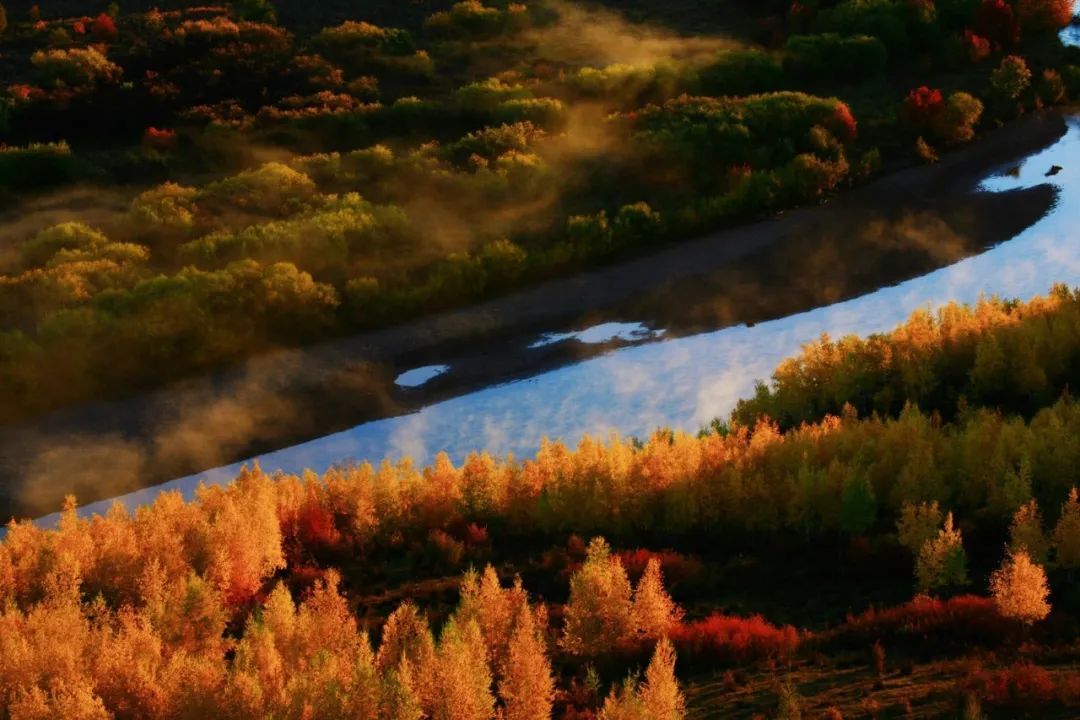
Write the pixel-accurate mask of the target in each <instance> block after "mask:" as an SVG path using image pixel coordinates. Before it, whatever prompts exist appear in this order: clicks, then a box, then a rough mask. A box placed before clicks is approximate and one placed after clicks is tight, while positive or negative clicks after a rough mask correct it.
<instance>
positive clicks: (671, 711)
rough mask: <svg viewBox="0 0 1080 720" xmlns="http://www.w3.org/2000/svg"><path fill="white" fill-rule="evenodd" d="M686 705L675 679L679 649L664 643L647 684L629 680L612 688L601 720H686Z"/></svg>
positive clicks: (655, 655)
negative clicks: (676, 655)
mask: <svg viewBox="0 0 1080 720" xmlns="http://www.w3.org/2000/svg"><path fill="white" fill-rule="evenodd" d="M685 716H686V701H685V699H684V698H683V694H682V690H680V689H679V682H678V680H676V679H675V649H674V648H673V647H672V645H671V641H669V640H668V639H667V638H664V639H662V640H661V641H660V642H659V643H657V645H656V650H655V651H654V652H653V656H652V660H651V661H650V662H649V667H648V668H646V670H645V680H644V682H642V683H638V682H636V681H635V678H634V676H633V675H631V676H630V677H628V678H626V680H625V681H624V682H623V684H622V686H621V687H618V688H612V689H611V693H610V694H609V695H608V696H607V698H606V699H605V700H604V706H603V707H602V708H601V709H600V714H599V716H598V717H599V720H683V718H684V717H685Z"/></svg>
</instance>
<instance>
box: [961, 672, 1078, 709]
mask: <svg viewBox="0 0 1080 720" xmlns="http://www.w3.org/2000/svg"><path fill="white" fill-rule="evenodd" d="M964 684H965V685H966V689H967V690H969V691H971V692H975V693H976V694H977V695H978V696H979V697H980V698H981V699H982V700H983V702H985V703H987V704H988V705H994V706H997V707H999V708H1006V709H1011V710H1014V711H1018V712H1021V713H1024V714H1027V713H1030V712H1031V710H1032V709H1033V708H1037V707H1044V706H1046V705H1050V704H1056V703H1058V702H1067V701H1068V698H1065V697H1062V694H1061V693H1060V692H1059V689H1058V686H1057V683H1055V682H1054V678H1053V677H1052V676H1051V675H1050V673H1049V672H1047V671H1046V669H1044V668H1041V667H1039V666H1038V665H1036V664H1034V663H1033V662H1031V661H1030V660H1022V661H1018V662H1016V663H1014V664H1013V665H1011V666H1009V667H1007V668H1002V669H1000V670H982V669H979V670H975V671H974V672H971V673H969V674H968V676H967V678H966V679H965V681H964Z"/></svg>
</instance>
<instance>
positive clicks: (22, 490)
mask: <svg viewBox="0 0 1080 720" xmlns="http://www.w3.org/2000/svg"><path fill="white" fill-rule="evenodd" d="M1065 129H1066V125H1065V122H1064V119H1063V117H1062V116H1061V115H1059V114H1046V115H1042V116H1037V117H1029V118H1026V119H1024V120H1021V121H1019V122H1017V123H1014V124H1011V125H1009V126H1007V127H1005V128H1003V129H1001V130H998V131H995V132H993V133H990V134H988V135H987V136H985V137H983V138H981V139H980V140H978V141H976V142H975V143H973V144H972V145H970V146H968V147H966V148H964V149H962V150H960V151H958V152H956V153H953V154H951V155H949V156H947V157H946V158H945V159H944V160H943V161H942V162H941V163H939V164H937V165H934V166H930V167H922V166H919V167H911V168H907V169H904V170H900V171H898V172H894V173H892V174H890V175H888V176H885V177H883V178H881V179H879V180H877V181H875V182H873V183H871V184H869V185H866V186H864V187H861V188H858V189H855V190H852V191H850V192H848V193H845V194H843V195H842V196H840V197H838V198H836V199H834V200H832V201H831V202H829V203H827V204H825V205H822V206H816V207H807V208H802V209H799V210H795V211H791V212H788V213H785V214H782V215H780V216H777V217H774V218H771V219H768V220H764V221H761V222H757V223H753V224H749V225H744V226H740V227H736V228H732V229H727V230H723V231H720V232H717V233H714V234H711V235H708V236H705V237H702V238H699V239H696V240H692V241H687V242H683V243H678V244H675V245H670V246H666V247H664V248H663V249H662V250H659V251H657V252H655V253H653V254H650V255H647V256H642V257H637V258H634V259H631V260H628V261H625V262H623V263H621V264H618V265H613V266H610V267H606V268H603V269H600V270H597V271H594V272H590V273H586V274H582V275H578V276H575V277H570V278H564V279H559V280H554V281H550V282H547V283H544V284H542V285H537V286H534V287H531V288H528V289H526V290H522V291H520V292H517V293H514V294H511V295H507V296H504V297H501V298H498V299H496V300H492V301H490V302H486V303H483V304H479V305H475V306H472V307H468V308H464V309H461V310H457V311H453V312H448V313H443V314H440V315H436V316H431V317H427V318H423V319H421V320H418V321H415V322H411V323H408V324H405V325H401V326H398V327H394V328H390V329H386V330H382V331H378V332H373V333H368V334H364V335H359V336H355V337H350V338H343V339H339V340H334V341H331V342H326V343H322V344H319V345H315V346H311V347H307V348H303V349H294V350H282V351H279V352H275V353H270V354H267V355H263V356H260V357H257V358H253V359H251V360H250V361H248V362H246V363H245V364H244V365H243V366H241V367H238V368H234V369H232V370H229V371H226V372H222V373H218V374H216V375H213V376H210V377H206V378H201V379H196V380H191V381H186V382H183V383H179V384H176V385H173V386H171V387H168V388H164V389H161V390H158V391H155V392H153V393H149V394H146V395H143V396H139V397H134V398H130V399H126V400H123V401H119V402H111V403H101V404H95V405H90V406H81V407H73V408H67V409H64V410H62V411H58V412H54V413H51V414H49V415H46V416H42V417H40V418H36V419H34V420H32V421H30V422H26V423H23V424H20V425H17V426H8V427H4V428H3V429H2V430H0V478H2V481H0V517H7V516H10V515H12V514H15V515H19V516H22V515H31V516H32V515H40V514H44V513H47V512H51V511H53V510H55V509H56V507H57V506H58V505H59V503H60V501H61V500H62V498H63V496H64V495H65V494H68V493H75V494H76V495H77V496H78V498H79V500H80V501H81V502H83V503H86V502H91V501H94V500H100V499H103V498H107V497H112V496H115V495H119V494H123V493H125V492H130V491H132V490H135V489H138V488H140V487H146V486H150V485H154V484H158V483H160V482H163V481H165V480H168V479H171V478H174V477H178V476H181V475H187V474H190V473H194V472H197V471H200V470H203V469H207V468H209V467H214V466H217V465H223V464H228V463H231V462H235V461H237V460H240V459H243V458H245V457H251V456H252V455H256V454H259V453H263V452H267V451H269V450H272V449H276V448H279V447H282V446H284V445H288V444H293V443H297V442H302V441H305V440H308V439H311V438H314V437H318V436H321V435H324V434H327V433H330V432H335V431H338V430H341V429H344V428H347V427H351V426H353V425H356V424H359V423H361V422H364V421H368V420H372V419H376V418H379V417H388V416H392V415H396V414H401V413H405V412H409V411H410V410H413V409H415V408H417V407H420V406H422V405H425V404H428V403H430V402H434V401H437V400H440V399H443V398H446V397H450V396H454V395H459V394H462V393H464V392H468V391H470V390H473V389H476V388H479V387H483V386H485V385H487V384H490V383H492V382H498V381H505V380H508V379H512V378H515V377H523V376H528V375H531V374H535V373H538V372H543V371H545V370H548V369H550V368H553V367H556V366H559V365H562V364H565V363H567V362H573V361H575V360H578V359H580V358H581V357H583V355H587V354H589V353H595V352H599V351H601V350H603V348H585V347H583V346H581V345H578V344H575V343H564V344H562V345H554V346H551V347H547V348H542V349H534V350H526V347H527V345H528V344H529V342H530V341H531V340H532V339H534V338H535V336H536V334H537V333H539V332H542V331H551V330H563V329H566V328H567V327H582V326H584V325H587V324H590V323H592V322H595V321H600V320H604V319H609V318H618V317H624V318H628V319H652V320H653V321H655V322H657V323H660V324H663V325H665V327H669V328H673V329H675V331H677V332H679V331H681V332H694V331H698V330H701V329H707V328H715V327H720V326H722V325H724V324H729V323H732V322H754V321H760V320H762V319H766V318H767V317H770V316H780V315H782V314H787V313H790V312H795V311H797V310H799V309H806V308H807V307H813V306H815V305H814V303H819V304H823V303H825V302H829V301H832V300H833V299H835V298H834V297H833V295H839V296H844V295H847V296H850V295H851V294H852V293H857V292H868V291H870V290H872V289H873V288H874V283H878V284H879V285H880V284H888V283H891V282H896V281H898V279H900V278H896V277H882V273H883V272H885V270H884V269H883V268H884V267H885V265H888V266H889V267H890V268H892V270H890V272H897V273H901V275H903V274H907V275H908V276H914V274H918V273H921V272H925V271H927V269H930V268H932V267H933V266H934V265H935V264H936V266H940V265H942V264H947V263H949V262H953V261H955V260H956V259H958V256H962V255H963V254H964V253H967V254H970V253H971V252H977V251H978V249H979V248H982V247H986V246H988V245H992V244H994V243H997V242H1001V241H1003V240H1006V239H1008V238H1009V237H1011V236H1012V235H1013V234H1015V233H1016V232H1018V231H1019V230H1020V229H1023V227H1026V226H1028V225H1030V224H1031V223H1033V222H1035V221H1036V220H1037V219H1038V218H1039V217H1041V215H1042V214H1043V213H1045V212H1046V210H1047V208H1048V207H1049V206H1050V204H1051V203H1052V202H1053V192H1052V191H1051V190H1050V189H1049V188H1036V189H1034V190H1030V191H1024V192H1022V193H1017V194H1015V195H1014V196H1012V197H1011V198H1009V199H1008V201H1007V202H1005V201H1002V200H1001V199H998V200H994V201H992V202H988V201H987V200H986V197H985V196H984V197H983V200H982V201H979V200H977V198H978V197H979V196H978V195H977V194H976V195H973V194H972V193H971V190H972V189H973V187H974V185H975V183H976V182H977V181H978V180H979V179H981V178H982V177H984V176H985V175H987V174H988V173H990V172H992V171H993V170H995V169H996V168H998V167H1000V166H1002V165H1005V164H1008V163H1011V162H1015V161H1018V160H1020V159H1022V158H1023V157H1025V156H1027V155H1029V154H1031V153H1032V152H1035V151H1037V150H1039V149H1041V148H1043V147H1046V146H1048V145H1049V144H1051V143H1052V142H1054V141H1055V140H1056V139H1058V138H1059V137H1060V136H1061V135H1062V134H1063V133H1064V132H1065ZM971 198H976V200H971ZM912 209H916V210H921V211H923V212H925V213H930V214H933V213H937V212H944V211H946V210H950V209H955V211H956V218H955V221H951V222H950V227H951V226H960V227H962V228H963V232H962V233H961V234H962V235H963V238H964V239H963V242H962V243H960V245H961V246H958V247H956V248H953V249H952V250H950V251H949V252H950V253H952V254H946V255H942V254H941V252H939V249H936V248H935V249H927V248H918V247H900V248H894V249H892V250H890V252H891V253H893V254H892V255H890V254H881V255H880V257H879V264H880V265H881V266H880V267H879V266H872V267H860V261H859V257H858V256H859V255H860V252H861V251H860V246H859V245H858V242H862V240H860V239H859V234H858V233H859V228H861V227H863V226H865V225H866V223H867V221H868V218H873V217H879V216H880V217H886V218H901V217H903V218H907V217H908V216H909V215H910V214H911V210H912ZM906 221H907V220H906V219H905V220H904V222H906ZM897 222H899V220H897ZM830 234H831V235H843V236H844V239H845V242H846V243H847V244H845V245H842V246H839V248H840V249H839V250H837V251H836V252H838V253H840V255H841V256H844V255H847V256H850V257H849V260H850V266H844V265H843V264H841V265H839V266H838V265H837V263H836V262H835V261H832V260H829V261H828V262H827V263H818V264H816V265H815V264H814V263H813V262H802V261H801V260H802V259H803V258H805V257H807V256H818V257H820V256H821V254H820V253H819V252H817V251H818V250H820V247H821V246H823V244H828V243H832V242H834V241H835V239H836V238H833V237H829V236H830ZM905 237H907V236H905ZM897 242H899V241H897ZM905 242H906V241H905ZM893 255H895V259H894V258H893ZM827 257H828V256H827ZM913 258H914V259H913ZM784 260H786V262H785V261H784ZM905 262H909V264H910V267H907V266H905V265H904V263H905ZM755 268H756V269H755ZM791 268H796V269H797V270H798V273H802V274H805V275H806V276H808V277H809V278H810V279H812V280H814V281H815V282H814V283H813V287H814V288H815V289H814V290H813V291H810V290H807V287H808V286H807V285H806V284H804V283H801V282H799V281H793V277H795V276H793V275H792V272H791ZM744 269H746V270H747V271H751V270H752V271H753V272H758V273H760V277H761V280H760V282H758V283H754V284H750V285H747V286H746V288H745V289H744V291H743V292H742V293H741V294H740V293H735V292H733V291H732V290H731V289H730V286H731V280H732V278H733V277H741V276H742V275H744V274H745V273H744V272H743V271H744ZM798 273H796V276H797V275H798ZM828 273H836V274H837V277H836V278H835V279H833V278H830V277H826V276H827V275H828ZM860 275H861V276H865V277H863V279H861V280H860V281H859V282H855V283H853V282H848V281H847V277H848V276H860ZM780 283H783V287H780ZM718 287H722V288H723V289H722V290H718V289H716V288H718ZM780 291H782V292H780ZM725 293H726V294H725ZM772 295H775V296H777V297H778V298H780V299H779V300H777V301H769V302H768V303H764V301H762V300H761V298H763V297H764V298H768V297H770V296H772ZM721 297H722V298H723V299H722V301H721V300H718V299H717V298H721ZM448 359H453V360H454V370H453V372H451V373H450V374H448V375H447V376H445V377H442V378H439V379H437V380H435V381H433V382H431V383H428V384H427V385H425V386H424V387H423V388H422V389H416V390H411V391H410V390H403V389H401V388H397V387H396V386H394V384H393V379H394V377H395V376H396V375H397V373H398V372H401V371H403V370H407V369H409V368H412V367H417V366H420V365H426V364H432V363H440V362H445V361H447V360H448Z"/></svg>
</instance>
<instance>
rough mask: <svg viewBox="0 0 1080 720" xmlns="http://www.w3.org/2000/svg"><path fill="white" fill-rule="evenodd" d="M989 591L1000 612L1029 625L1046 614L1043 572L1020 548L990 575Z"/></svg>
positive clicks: (1047, 611)
mask: <svg viewBox="0 0 1080 720" xmlns="http://www.w3.org/2000/svg"><path fill="white" fill-rule="evenodd" d="M990 593H991V594H992V595H993V596H994V603H995V604H996V605H997V608H998V611H999V612H1001V614H1002V615H1004V616H1005V617H1009V618H1014V619H1016V620H1019V621H1020V622H1022V623H1024V624H1025V625H1031V624H1032V623H1035V622H1038V621H1039V620H1042V619H1043V618H1045V617H1046V616H1047V615H1049V614H1050V603H1049V602H1047V598H1048V597H1049V596H1050V588H1049V587H1047V584H1046V573H1045V572H1043V569H1042V568H1041V567H1039V566H1038V565H1036V564H1035V563H1033V562H1032V561H1031V557H1030V556H1028V554H1027V553H1026V552H1025V551H1023V550H1013V551H1011V552H1009V554H1008V555H1007V556H1006V557H1005V560H1004V561H1003V562H1002V564H1001V567H1000V568H998V569H997V570H995V571H994V573H993V575H991V577H990Z"/></svg>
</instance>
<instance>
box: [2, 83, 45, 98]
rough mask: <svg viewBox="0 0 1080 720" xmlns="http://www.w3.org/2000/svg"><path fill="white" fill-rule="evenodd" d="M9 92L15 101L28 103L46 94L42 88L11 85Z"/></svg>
mask: <svg viewBox="0 0 1080 720" xmlns="http://www.w3.org/2000/svg"><path fill="white" fill-rule="evenodd" d="M7 91H8V95H10V96H11V98H12V99H13V100H17V101H19V102H28V101H30V100H33V99H35V98H40V97H41V96H42V95H44V94H45V92H44V91H43V90H42V89H41V88H39V87H35V86H33V85H9V86H8V89H7Z"/></svg>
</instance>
